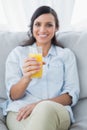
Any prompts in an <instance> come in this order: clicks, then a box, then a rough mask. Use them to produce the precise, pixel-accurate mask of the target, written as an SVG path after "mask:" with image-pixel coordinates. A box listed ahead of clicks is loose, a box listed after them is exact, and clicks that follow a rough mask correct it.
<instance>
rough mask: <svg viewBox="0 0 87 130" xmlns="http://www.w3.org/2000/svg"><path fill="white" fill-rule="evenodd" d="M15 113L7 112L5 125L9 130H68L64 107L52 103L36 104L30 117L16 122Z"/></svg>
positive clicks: (67, 118)
mask: <svg viewBox="0 0 87 130" xmlns="http://www.w3.org/2000/svg"><path fill="white" fill-rule="evenodd" d="M17 114H18V113H16V112H9V113H8V115H7V118H6V123H7V126H8V129H9V130H68V128H69V126H70V116H69V113H68V111H67V110H66V109H65V107H64V106H63V105H61V104H58V103H55V102H52V101H43V102H40V103H39V104H37V106H36V107H35V108H34V110H33V111H32V113H31V115H30V116H29V117H28V118H26V119H23V120H21V121H17V119H16V117H17Z"/></svg>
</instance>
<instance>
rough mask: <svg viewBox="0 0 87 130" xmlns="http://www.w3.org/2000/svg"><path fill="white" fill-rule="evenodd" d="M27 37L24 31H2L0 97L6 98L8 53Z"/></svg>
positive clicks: (0, 40) (0, 39)
mask: <svg viewBox="0 0 87 130" xmlns="http://www.w3.org/2000/svg"><path fill="white" fill-rule="evenodd" d="M25 37H26V33H25V32H24V33H23V32H22V33H20V32H0V45H1V47H0V98H6V97H7V96H6V91H5V61H6V58H7V56H8V53H9V52H10V51H11V50H12V49H13V48H14V47H15V46H17V45H18V44H20V43H21V42H22V41H23V40H24V39H25Z"/></svg>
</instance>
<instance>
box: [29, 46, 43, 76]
mask: <svg viewBox="0 0 87 130" xmlns="http://www.w3.org/2000/svg"><path fill="white" fill-rule="evenodd" d="M29 57H32V58H36V60H37V61H38V62H40V63H41V69H40V71H39V72H37V73H35V74H33V75H32V76H31V78H41V77H42V71H43V69H42V67H43V65H42V47H40V46H37V47H29Z"/></svg>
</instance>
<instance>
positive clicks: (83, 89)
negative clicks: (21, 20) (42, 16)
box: [0, 31, 87, 130]
mask: <svg viewBox="0 0 87 130" xmlns="http://www.w3.org/2000/svg"><path fill="white" fill-rule="evenodd" d="M27 38H28V37H27V33H26V32H6V31H4V32H0V103H2V102H4V101H5V100H6V98H7V96H6V88H5V61H6V58H7V56H8V53H9V52H10V51H11V50H12V49H13V48H14V47H16V46H17V45H20V44H21V43H22V42H23V41H24V40H26V39H27ZM57 39H58V40H59V42H60V43H61V44H62V45H63V46H64V47H67V48H70V49H71V50H72V51H73V52H74V53H75V55H76V60H77V67H78V74H79V82H80V98H79V101H78V103H77V104H76V106H74V107H73V108H72V109H73V112H74V116H75V120H76V121H75V123H74V124H72V125H71V127H70V129H69V130H87V110H86V108H87V79H86V77H87V58H86V55H87V31H81V32H75V31H67V32H59V33H58V34H57ZM9 73H10V72H9ZM0 130H7V127H6V124H5V117H4V116H3V112H2V108H0Z"/></svg>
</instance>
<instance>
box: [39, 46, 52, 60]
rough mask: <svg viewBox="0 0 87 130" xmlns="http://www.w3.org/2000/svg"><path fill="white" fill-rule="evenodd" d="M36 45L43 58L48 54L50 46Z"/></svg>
mask: <svg viewBox="0 0 87 130" xmlns="http://www.w3.org/2000/svg"><path fill="white" fill-rule="evenodd" d="M37 45H38V46H41V47H42V52H43V53H42V54H43V56H44V57H45V56H46V55H47V54H48V51H49V49H50V47H51V44H40V45H39V44H37Z"/></svg>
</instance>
